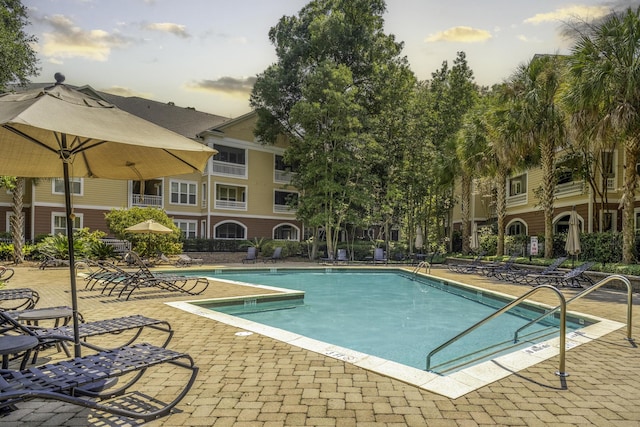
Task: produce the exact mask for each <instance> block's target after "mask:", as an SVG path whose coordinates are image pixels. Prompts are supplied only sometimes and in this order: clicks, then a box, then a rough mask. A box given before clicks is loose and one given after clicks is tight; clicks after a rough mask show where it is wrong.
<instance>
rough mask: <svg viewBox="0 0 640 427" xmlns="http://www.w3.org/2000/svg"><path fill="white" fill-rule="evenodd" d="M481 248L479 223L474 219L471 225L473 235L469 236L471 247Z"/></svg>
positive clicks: (473, 248) (474, 249)
mask: <svg viewBox="0 0 640 427" xmlns="http://www.w3.org/2000/svg"><path fill="white" fill-rule="evenodd" d="M478 248H480V239H479V237H478V224H477V223H476V222H475V221H474V222H473V224H472V225H471V236H469V249H471V250H472V251H474V252H475V251H477V250H478Z"/></svg>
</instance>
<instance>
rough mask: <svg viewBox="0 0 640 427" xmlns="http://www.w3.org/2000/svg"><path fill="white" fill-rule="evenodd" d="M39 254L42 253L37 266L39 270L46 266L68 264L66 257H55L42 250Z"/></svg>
mask: <svg viewBox="0 0 640 427" xmlns="http://www.w3.org/2000/svg"><path fill="white" fill-rule="evenodd" d="M40 254H42V261H41V262H40V265H39V266H38V268H40V270H44V269H45V268H47V267H64V266H67V267H68V266H69V260H68V259H60V258H56V257H55V256H54V255H53V254H50V253H47V252H42V251H41V252H40Z"/></svg>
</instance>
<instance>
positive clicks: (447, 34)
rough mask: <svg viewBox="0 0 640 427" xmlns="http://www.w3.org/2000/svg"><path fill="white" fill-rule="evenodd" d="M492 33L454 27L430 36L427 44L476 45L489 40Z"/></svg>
mask: <svg viewBox="0 0 640 427" xmlns="http://www.w3.org/2000/svg"><path fill="white" fill-rule="evenodd" d="M491 37H492V36H491V33H490V32H489V31H487V30H480V29H477V28H471V27H465V26H458V27H452V28H449V29H447V30H444V31H440V32H438V33H436V34H430V35H429V37H427V38H426V39H425V42H441V41H444V42H463V43H476V42H483V41H485V40H489V39H490V38H491Z"/></svg>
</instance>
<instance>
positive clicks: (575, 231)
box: [564, 206, 581, 256]
mask: <svg viewBox="0 0 640 427" xmlns="http://www.w3.org/2000/svg"><path fill="white" fill-rule="evenodd" d="M564 249H565V250H566V251H567V254H569V255H571V256H574V255H578V254H579V253H580V250H581V248H580V226H579V224H578V213H577V212H576V208H575V206H574V207H573V210H572V211H571V214H570V215H569V232H568V233H567V243H566V244H565V246H564Z"/></svg>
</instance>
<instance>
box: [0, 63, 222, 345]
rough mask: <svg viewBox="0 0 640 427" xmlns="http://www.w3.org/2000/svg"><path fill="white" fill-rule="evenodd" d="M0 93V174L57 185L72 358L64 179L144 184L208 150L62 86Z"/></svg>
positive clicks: (200, 160)
mask: <svg viewBox="0 0 640 427" xmlns="http://www.w3.org/2000/svg"><path fill="white" fill-rule="evenodd" d="M55 77H56V84H55V85H54V86H51V87H47V88H43V89H37V90H32V91H26V92H22V93H15V94H14V93H9V94H2V95H0V153H1V157H2V162H0V175H9V176H18V177H34V178H46V177H56V178H63V179H64V194H65V207H66V217H67V236H68V240H69V272H70V285H71V305H72V310H73V329H74V341H75V342H74V353H75V355H76V356H80V339H79V334H78V300H77V293H76V278H75V272H74V263H75V259H74V253H73V221H72V218H73V216H72V215H73V213H72V212H73V210H72V208H73V207H72V205H71V196H70V192H69V187H70V179H69V178H70V177H91V178H108V179H126V180H128V179H131V180H145V179H152V178H157V177H161V176H169V175H180V174H186V173H192V172H196V171H202V170H203V168H204V166H205V164H206V162H207V160H208V159H209V157H210V156H211V155H212V154H214V153H215V150H212V149H211V148H208V147H206V146H205V145H203V144H199V143H197V142H195V141H192V140H190V139H187V138H185V137H183V136H181V135H178V134H176V133H174V132H171V131H169V130H167V129H165V128H163V127H160V126H157V125H155V124H153V123H150V122H147V121H146V120H143V119H141V118H139V117H136V116H134V115H131V114H129V113H126V112H124V111H122V110H120V109H118V108H117V107H115V106H114V105H111V104H109V103H107V102H104V101H102V100H98V99H95V98H92V97H90V96H88V95H85V94H83V93H81V92H79V91H76V90H74V89H71V88H69V87H67V86H65V85H63V84H62V82H63V81H64V76H62V75H61V74H59V73H56V76H55Z"/></svg>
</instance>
